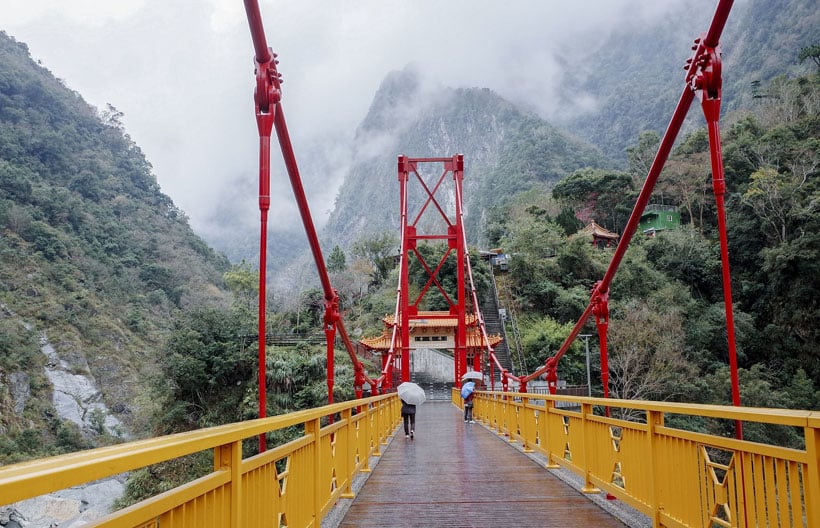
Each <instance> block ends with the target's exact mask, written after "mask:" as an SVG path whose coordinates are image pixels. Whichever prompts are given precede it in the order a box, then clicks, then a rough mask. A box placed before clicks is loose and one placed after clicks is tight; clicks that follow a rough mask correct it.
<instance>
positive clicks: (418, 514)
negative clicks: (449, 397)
mask: <svg viewBox="0 0 820 528" xmlns="http://www.w3.org/2000/svg"><path fill="white" fill-rule="evenodd" d="M339 526H340V527H344V528H354V527H356V528H384V527H434V526H448V527H465V528H466V527H487V526H515V527H516V528H527V527H533V528H535V527H538V528H545V527H566V528H570V527H576V526H579V527H585V528H589V527H590V526H594V527H595V528H610V527H611V528H623V527H624V524H623V523H622V522H621V521H619V520H617V519H615V518H614V517H611V516H610V515H609V514H607V513H606V512H605V511H604V510H603V509H601V508H600V507H598V506H597V505H596V504H595V503H593V502H591V501H590V500H588V499H587V498H586V497H584V496H583V494H581V492H579V491H577V490H575V489H573V488H571V487H570V486H568V485H567V484H566V483H564V482H563V481H562V480H560V479H558V478H557V477H555V476H553V475H552V474H550V472H549V471H548V470H546V469H544V468H543V467H541V466H540V465H538V464H536V463H535V462H534V461H533V460H532V459H530V458H529V457H526V456H524V455H522V454H521V453H519V452H518V451H516V450H515V449H513V448H512V447H510V446H509V445H505V442H504V441H503V440H502V439H499V438H498V437H497V435H496V434H495V433H494V432H492V431H490V430H489V429H486V428H484V427H483V426H481V425H479V424H466V423H464V420H463V419H462V417H461V412H460V411H459V410H458V409H457V408H456V407H454V406H453V405H452V404H451V403H449V402H428V403H425V404H424V405H422V406H421V407H419V409H418V414H417V416H416V434H415V438H414V439H406V438H405V437H404V431H403V430H402V429H401V428H399V430H398V432H397V433H396V437H395V438H394V439H393V441H392V442H391V443H390V446H389V447H388V448H387V449H386V450H385V451H384V453H383V455H382V459H381V460H380V461H379V463H378V464H377V465H376V467H375V469H374V470H373V474H372V475H371V476H370V478H368V480H367V482H366V483H365V484H364V486H363V487H362V489H361V490H360V491H359V493H358V495H357V497H356V499H355V500H354V501H353V503H352V504H351V505H350V508H349V509H348V511H347V513H346V515H345V516H344V518H343V519H342V521H341V522H340V524H339Z"/></svg>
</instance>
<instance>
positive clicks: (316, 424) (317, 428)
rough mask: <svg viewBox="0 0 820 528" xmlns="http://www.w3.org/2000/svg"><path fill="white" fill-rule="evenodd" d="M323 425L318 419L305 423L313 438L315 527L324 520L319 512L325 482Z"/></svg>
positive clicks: (308, 433) (306, 429)
mask: <svg viewBox="0 0 820 528" xmlns="http://www.w3.org/2000/svg"><path fill="white" fill-rule="evenodd" d="M321 430H322V423H321V418H316V419H313V420H310V421H307V422H305V434H306V435H308V436H311V437H312V440H311V444H312V448H313V486H312V487H311V488H312V493H313V500H312V501H311V502H312V504H313V526H314V527H318V526H319V525H320V524H321V522H322V519H321V518H320V517H319V512H321V511H322V497H323V494H322V485H323V482H324V479H323V476H324V473H323V471H324V468H323V467H322V434H321V432H322V431H321Z"/></svg>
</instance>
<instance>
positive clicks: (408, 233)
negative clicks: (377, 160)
mask: <svg viewBox="0 0 820 528" xmlns="http://www.w3.org/2000/svg"><path fill="white" fill-rule="evenodd" d="M245 8H246V12H247V16H248V22H249V26H250V32H251V37H252V40H253V44H254V50H255V62H256V91H255V94H254V97H255V102H256V119H257V124H258V129H259V142H260V149H259V152H260V155H259V209H260V212H261V237H260V262H259V269H260V277H259V291H260V295H259V386H260V387H264V383H265V288H266V274H265V266H266V263H265V256H266V255H265V253H266V248H267V241H266V237H267V213H268V209H269V207H270V195H269V193H270V139H271V129H272V127H275V129H276V134H277V137H278V139H279V145H280V147H281V151H282V156H283V159H284V162H285V166H286V168H287V172H288V175H289V177H290V181H291V185H292V187H293V192H294V195H295V197H296V202H297V204H298V207H299V211H300V214H301V218H302V222H303V224H304V227H305V231H306V233H307V237H308V241H309V243H310V248H311V251H312V254H313V259H314V262H315V264H316V269H317V271H318V274H319V278H320V280H321V283H322V290H323V292H324V306H325V313H324V318H323V322H324V328H325V334H326V336H327V384H328V402H329V403H332V402H333V383H334V379H333V371H334V347H333V343H334V340H335V336H336V333H337V332H338V333H339V334H340V336H341V338H342V342H343V343H344V346H345V349H346V351H347V353H348V355H349V357H350V359H351V360H352V361H353V365H354V369H355V377H354V389H355V393H356V396H357V397H360V396H361V395H362V389H363V386H364V385H365V384H367V385H369V386H370V391H371V393H372V394H381V393H385V392H389V391H390V389H391V388H392V380H393V370H394V369H395V370H396V371H398V372H399V374H400V376H399V377H400V379H401V380H402V381H408V380H409V379H410V371H409V365H410V363H409V361H410V350H411V343H410V331H411V330H410V329H411V328H413V327H417V326H418V325H419V324H420V322H421V321H424V322H425V324H427V323H426V322H428V321H430V320H436V321H439V324H440V325H444V326H448V327H450V328H452V330H453V332H454V334H453V337H454V339H453V341H454V342H453V343H451V345H452V346H449V347H448V348H449V349H452V350H453V354H454V360H455V361H454V363H455V372H454V383H455V385H456V386H457V387H458V386H459V383H460V380H461V377H462V375H463V374H464V373H465V372H466V371H467V366H468V357H469V360H470V361H471V362H472V367H473V368H474V369H475V370H483V366H484V365H485V359H486V360H488V361H489V366H490V371H491V372H490V373H489V375H490V379H491V380H493V381H494V380H495V379H496V375H495V369H496V368H497V369H498V371H499V374H500V379H501V385H502V387H503V389H504V390H505V391H506V390H507V389H508V388H509V386H510V383H511V382H514V383H515V385H516V386H517V390H518V391H519V392H524V393H526V392H527V384H528V383H530V382H532V381H533V380H535V379H538V378H539V377H542V376H545V377H546V379H547V381H548V386H549V389H550V393H552V394H555V392H556V388H557V383H558V364H559V362H560V360H561V358H562V357H563V356H564V355H565V354H566V352H567V351H568V350H569V348H570V346H571V344H572V342H573V341H574V340H575V339H576V338H577V337H578V335H579V334H580V332H581V330H582V328H583V327H584V325H585V324H586V322H587V321H588V320H589V318H590V317H594V319H595V324H596V327H597V330H598V338H599V342H600V351H601V352H600V353H601V384H602V386H603V393H604V397H605V398H606V397H609V379H608V378H609V373H608V370H609V369H608V361H607V357H608V353H607V329H608V326H609V304H608V300H609V291H610V286H611V284H612V281H613V280H614V278H615V274H616V272H617V270H618V267H619V265H620V264H621V261H622V259H623V256H624V254H625V253H626V251H627V249H628V247H629V243H630V241H631V239H632V236H633V235H634V233H635V232H636V231H637V228H638V223H639V221H640V218H641V215H642V213H643V211H644V208H645V207H646V205H647V203H648V202H649V199H650V196H651V194H652V191H653V189H654V187H655V183H656V182H657V179H658V176H659V175H660V173H661V170H662V169H663V166H664V164H665V163H666V160H667V158H668V157H669V154H670V152H671V150H672V146H673V144H674V142H675V140H676V138H677V136H678V134H679V132H680V129H681V126H682V125H683V121H684V119H685V118H686V115H687V113H688V111H689V109H690V106H691V104H692V102H693V101H694V99H695V98H696V97H697V98H698V99H699V100H700V103H701V108H702V110H703V115H704V117H705V119H706V124H707V130H708V133H709V149H710V154H711V158H710V159H711V168H712V171H711V172H712V181H713V190H714V194H715V199H716V204H717V218H718V232H719V236H720V249H721V262H722V266H723V293H724V307H725V313H726V333H727V337H728V350H729V361H730V367H731V368H730V372H731V385H732V404H733V405H735V406H739V405H740V390H739V382H738V375H737V352H736V345H735V330H734V317H733V313H732V290H731V274H730V270H729V254H728V241H727V236H726V212H725V204H724V195H725V192H726V185H725V181H724V176H723V159H722V156H721V149H720V103H721V84H722V77H721V54H720V46H719V42H720V36H721V33H722V32H723V29H724V26H725V25H726V20H727V18H728V16H729V12H730V11H731V8H732V2H731V1H727V0H722V1H720V2H719V3H718V6H717V9H716V11H715V14H714V17H713V19H712V22H711V25H710V26H709V29H708V31H707V32H705V33H703V34H702V35H700V36H699V37H698V38H697V39H695V41H694V46H693V51H694V53H693V54H692V56H691V58H690V59H689V60H688V61H687V64H686V76H685V82H684V87H683V90H682V93H681V96H680V99H679V101H678V104H677V106H676V107H675V109H674V112H673V114H672V118H671V120H670V122H669V125H668V127H667V130H666V132H665V134H664V136H663V138H662V139H661V142H660V147H659V149H658V152H657V154H656V155H655V159H654V161H653V163H652V165H651V167H650V169H649V173H648V174H647V176H646V180H645V182H644V185H643V187H642V189H641V192H640V194H639V196H638V199H637V201H636V203H635V206H634V208H633V210H632V213H631V214H630V217H629V220H628V222H627V224H626V227H625V229H624V235H623V237H622V239H621V241H620V243H619V244H618V245H617V247H616V248H615V252H614V254H613V257H612V260H611V261H610V264H609V267H608V268H607V270H606V273H605V274H604V276H603V278H602V279H601V280H599V281H598V282H597V283H596V284H595V286H594V287H593V289H592V292H591V296H590V301H589V304H588V305H587V307H586V309H585V310H584V312H583V314H582V315H581V317H580V318H579V319H578V321H577V322H576V323H575V325H574V326H573V328H572V330H571V331H570V333H569V335H567V337H566V339H565V340H564V342H563V343H562V345H561V346H560V348H559V349H558V351H557V352H556V353H555V354H554V355H553V356H551V357H549V358H547V359H546V360H545V362H544V364H543V366H541V367H540V368H538V369H536V370H535V371H534V372H532V373H530V374H525V375H518V376H516V375H514V374H512V373H510V372H509V371H508V370H507V369H505V368H503V367H502V366H501V364H500V363H499V361H498V358H497V357H496V355H495V351H494V349H493V345H494V344H495V343H497V342H498V341H497V340H494V339H492V338H491V336H488V335H487V331H486V327H485V324H484V319H483V317H482V314H481V311H480V304H479V303H478V299H477V297H476V290H475V285H474V282H473V277H472V270H471V267H470V259H469V253H468V248H467V242H466V240H467V238H466V235H465V233H464V221H463V213H462V208H461V206H462V180H463V177H464V174H463V171H464V160H463V157H462V156H461V155H458V154H456V155H454V156H452V157H448V158H409V157H407V156H399V158H398V179H399V186H400V204H401V205H400V207H401V253H400V255H399V258H400V264H399V266H400V278H399V285H398V288H397V302H396V309H395V313H394V314H393V317H392V320H391V321H390V323H389V324H390V326H391V328H392V331H391V332H390V336H389V341H387V340H386V346H385V344H383V345H381V346H378V347H374V348H377V349H380V350H381V351H382V352H383V358H382V370H381V372H379V373H378V375H376V376H374V377H370V376H368V375H367V374H366V373H365V369H364V367H363V365H362V363H361V361H360V360H359V359H358V358H357V356H356V352H355V348H354V346H353V344H352V342H351V341H350V338H349V336H348V334H347V332H346V331H345V327H344V323H343V321H342V318H341V315H340V312H339V296H338V293H337V291H336V290H335V289H334V288H333V286H332V284H331V281H330V277H329V275H328V272H327V269H326V267H325V260H324V257H323V255H322V250H321V247H320V245H319V240H318V236H317V233H316V229H315V227H314V224H313V220H312V216H311V213H310V209H309V206H308V203H307V199H306V197H305V191H304V188H303V187H302V182H301V178H300V175H299V169H298V166H297V163H296V158H295V155H294V152H293V147H292V145H291V142H290V138H289V135H288V128H287V125H286V122H285V117H284V114H283V110H282V91H281V75H280V73H279V72H278V70H277V67H276V65H277V60H276V54H275V53H273V51H272V50H271V49H270V48H269V47H268V44H267V40H266V37H265V31H264V28H263V24H262V18H261V15H260V11H259V5H258V3H257V2H256V1H255V0H245ZM428 163H440V164H443V167H444V170H443V172H442V173H441V175H440V177H439V178H437V179H436V178H434V179H433V180H431V181H430V182H429V183H428V182H427V181H425V179H424V178H423V177H422V176H421V174H420V173H419V171H418V168H419V166H420V165H422V164H428ZM448 174H449V175H451V179H452V190H451V192H452V193H453V196H455V211H453V214H452V215H448V213H447V212H446V208H445V207H444V206H443V205H442V201H440V200H439V199H438V197H439V196H441V195H442V193H443V191H442V189H443V188H444V186H443V184H444V182H445V176H447V175H448ZM413 182H416V183H418V184H419V185H420V186H421V188H422V189H423V194H424V198H423V200H422V206H421V207H420V209H419V211H417V212H416V215H415V217H414V218H410V217H409V216H408V215H409V214H410V211H408V190H409V186H410V185H411V184H412V183H413ZM428 210H432V214H433V215H434V216H435V214H436V213H438V215H439V217H438V220H440V222H438V223H434V224H433V225H438V226H440V230H439V231H436V230H433V231H429V232H427V231H426V232H420V230H419V228H420V226H421V225H423V223H422V218H423V217H424V215H425V213H429V211H428ZM424 241H443V242H445V243H446V248H447V249H446V251H445V253H444V255H443V256H442V258H441V260H440V261H439V262H438V264H437V265H436V266H434V267H432V266H430V265H428V263H427V262H425V260H424V258H423V257H422V255H421V254H420V253H419V251H418V249H417V248H418V243H419V242H424ZM451 253H452V254H454V255H455V264H456V272H457V275H458V276H457V286H456V290H457V291H456V294H455V298H451V295H450V294H448V292H446V291H445V289H444V288H443V287H442V285H441V282H440V281H439V276H438V274H439V271H440V270H441V267H442V265H443V264H444V262H445V260H446V259H447V258H448V256H449V255H450V254H451ZM413 258H415V259H417V260H418V262H419V263H420V265H421V266H422V268H423V269H424V270H425V271H426V272H427V275H428V280H427V283H426V284H425V285H424V287H423V288H422V292H421V295H419V297H418V298H417V299H415V300H411V299H410V297H409V296H410V293H409V280H408V270H409V267H408V261H409V260H410V259H413ZM468 286H469V289H470V291H469V295H466V292H465V290H466V288H467V287H468ZM431 287H434V288H435V289H437V290H438V291H439V292H440V293H441V294H442V296H443V297H444V298H445V300H446V302H447V305H448V307H449V309H448V310H446V311H443V312H435V313H433V312H427V313H423V312H420V311H419V306H420V303H421V301H422V299H423V298H424V296H425V294H426V293H427V292H428V290H429V289H430V288H431ZM468 312H469V314H468ZM468 322H469V324H468ZM366 344H367V343H366ZM371 345H372V343H371ZM264 392H265V391H264V390H260V391H259V393H260V401H259V415H260V417H264V416H265V395H264ZM607 414H608V410H607ZM735 435H736V437H737V438H742V437H743V430H742V424H741V423H740V421H737V422H736V424H735ZM260 440H261V441H262V442H263V443H264V439H260ZM263 448H264V446H263Z"/></svg>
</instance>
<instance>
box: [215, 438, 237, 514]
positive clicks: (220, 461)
mask: <svg viewBox="0 0 820 528" xmlns="http://www.w3.org/2000/svg"><path fill="white" fill-rule="evenodd" d="M214 471H228V472H229V473H230V475H231V528H240V527H241V526H242V508H241V505H242V442H241V441H240V442H231V443H230V444H223V445H221V446H217V447H215V448H214Z"/></svg>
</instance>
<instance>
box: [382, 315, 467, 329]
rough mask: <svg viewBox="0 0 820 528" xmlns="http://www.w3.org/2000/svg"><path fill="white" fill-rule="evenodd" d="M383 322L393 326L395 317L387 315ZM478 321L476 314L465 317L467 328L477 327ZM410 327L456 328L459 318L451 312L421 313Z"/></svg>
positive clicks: (412, 318) (411, 320) (411, 321)
mask: <svg viewBox="0 0 820 528" xmlns="http://www.w3.org/2000/svg"><path fill="white" fill-rule="evenodd" d="M382 321H384V324H385V325H387V326H393V325H394V324H395V317H394V315H393V314H387V315H385V316H384V317H383V318H382ZM476 321H477V318H476V315H475V314H466V315H465V317H464V322H465V323H466V324H467V326H473V325H475V324H476ZM410 326H411V327H413V328H422V327H426V328H455V327H456V326H458V317H457V316H455V315H452V314H451V313H450V312H419V313H418V315H415V316H413V317H411V319H410Z"/></svg>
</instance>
